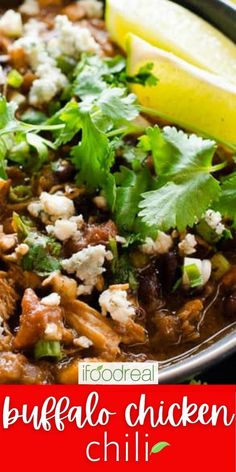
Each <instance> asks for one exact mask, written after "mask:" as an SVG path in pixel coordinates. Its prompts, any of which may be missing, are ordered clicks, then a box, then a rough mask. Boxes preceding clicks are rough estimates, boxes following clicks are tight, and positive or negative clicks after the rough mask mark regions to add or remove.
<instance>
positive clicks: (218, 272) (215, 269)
mask: <svg viewBox="0 0 236 472" xmlns="http://www.w3.org/2000/svg"><path fill="white" fill-rule="evenodd" d="M211 264H212V277H213V278H214V279H215V280H216V281H218V280H220V279H222V277H223V276H224V275H225V274H226V273H227V272H228V271H229V269H230V263H229V261H228V260H227V259H226V258H225V257H224V256H223V255H222V254H220V253H218V254H215V255H214V256H213V257H212V259H211Z"/></svg>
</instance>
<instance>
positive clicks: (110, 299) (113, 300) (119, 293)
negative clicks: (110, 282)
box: [99, 286, 135, 323]
mask: <svg viewBox="0 0 236 472" xmlns="http://www.w3.org/2000/svg"><path fill="white" fill-rule="evenodd" d="M99 304H100V306H101V308H102V314H103V315H104V316H106V315H107V313H110V315H111V317H112V319H113V320H115V321H119V322H120V323H126V322H127V321H129V319H130V318H132V317H133V316H134V315H135V307H134V306H133V305H132V303H131V302H130V301H129V300H128V297H127V291H126V290H121V289H120V288H117V289H116V288H115V286H113V287H112V288H109V289H108V290H105V292H103V293H102V294H101V295H100V297H99Z"/></svg>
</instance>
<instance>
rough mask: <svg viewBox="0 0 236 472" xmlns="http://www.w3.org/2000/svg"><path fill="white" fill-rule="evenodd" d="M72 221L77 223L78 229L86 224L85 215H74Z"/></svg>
mask: <svg viewBox="0 0 236 472" xmlns="http://www.w3.org/2000/svg"><path fill="white" fill-rule="evenodd" d="M70 221H72V222H73V223H76V225H77V228H78V229H81V228H83V226H84V218H83V215H77V216H72V217H71V218H70Z"/></svg>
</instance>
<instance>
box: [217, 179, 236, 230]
mask: <svg viewBox="0 0 236 472" xmlns="http://www.w3.org/2000/svg"><path fill="white" fill-rule="evenodd" d="M221 190H222V194H221V196H220V199H219V201H218V202H216V204H215V205H214V209H215V210H217V211H219V212H220V213H221V214H222V215H223V216H224V217H226V218H230V219H231V220H233V224H234V226H236V173H233V174H231V175H230V176H228V177H227V178H226V179H225V180H224V181H223V183H222V186H221Z"/></svg>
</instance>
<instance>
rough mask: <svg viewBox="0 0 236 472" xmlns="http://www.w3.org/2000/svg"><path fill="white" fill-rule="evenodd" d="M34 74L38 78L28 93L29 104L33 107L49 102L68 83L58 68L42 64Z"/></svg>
mask: <svg viewBox="0 0 236 472" xmlns="http://www.w3.org/2000/svg"><path fill="white" fill-rule="evenodd" d="M36 73H37V75H38V77H39V78H38V79H36V80H34V82H33V84H32V86H31V89H30V93H29V103H30V104H31V105H34V106H38V105H41V104H43V103H48V102H50V101H51V100H52V99H53V98H54V97H55V96H56V95H57V94H58V93H59V92H60V91H61V90H63V89H64V88H65V87H66V85H67V83H68V81H67V78H66V76H65V75H64V74H63V73H62V72H61V71H60V69H58V67H54V66H49V65H47V64H44V65H41V66H40V67H38V69H37V71H36Z"/></svg>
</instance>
